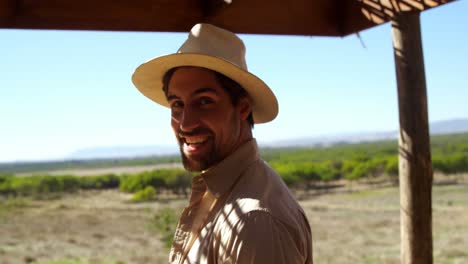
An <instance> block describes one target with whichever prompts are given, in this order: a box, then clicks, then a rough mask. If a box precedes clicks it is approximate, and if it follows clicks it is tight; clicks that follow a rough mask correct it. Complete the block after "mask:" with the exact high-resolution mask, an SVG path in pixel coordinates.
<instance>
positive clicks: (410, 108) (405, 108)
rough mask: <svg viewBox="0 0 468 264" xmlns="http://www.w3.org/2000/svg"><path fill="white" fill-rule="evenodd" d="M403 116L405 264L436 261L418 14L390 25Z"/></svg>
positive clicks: (401, 166)
mask: <svg viewBox="0 0 468 264" xmlns="http://www.w3.org/2000/svg"><path fill="white" fill-rule="evenodd" d="M392 35H393V48H394V55H395V67H396V74H397V84H398V105H399V114H400V137H399V170H400V176H399V179H400V220H401V263H402V264H423V263H424V264H430V263H433V258H432V193H431V192H432V189H431V188H432V164H431V151H430V139H429V128H428V115H427V95H426V81H425V74H424V60H423V52H422V44H421V29H420V22H419V13H400V14H397V15H396V16H395V17H394V19H393V21H392Z"/></svg>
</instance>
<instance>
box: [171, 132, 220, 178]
mask: <svg viewBox="0 0 468 264" xmlns="http://www.w3.org/2000/svg"><path fill="white" fill-rule="evenodd" d="M178 134H179V135H182V136H184V135H196V134H209V135H210V136H209V138H208V139H207V142H206V143H204V144H209V146H208V149H207V150H206V151H205V154H204V155H202V156H193V157H189V156H187V154H186V153H185V152H184V140H182V139H180V138H178V143H179V150H180V155H181V157H182V164H183V165H184V168H185V169H186V170H188V171H191V172H200V171H204V170H206V169H208V168H210V167H211V166H213V165H214V164H216V163H218V162H219V161H220V160H221V155H220V153H219V150H218V148H217V147H216V144H215V138H214V136H213V133H211V131H206V130H203V131H202V130H197V131H193V132H190V133H184V132H182V131H179V133H178Z"/></svg>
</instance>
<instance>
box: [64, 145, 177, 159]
mask: <svg viewBox="0 0 468 264" xmlns="http://www.w3.org/2000/svg"><path fill="white" fill-rule="evenodd" d="M178 152H179V148H178V147H177V146H176V145H173V146H171V145H148V146H115V147H95V148H86V149H80V150H77V151H75V152H73V153H71V154H70V155H69V156H68V157H65V159H73V160H83V159H101V158H106V159H108V158H109V159H112V158H139V157H148V156H165V155H173V154H177V153H178Z"/></svg>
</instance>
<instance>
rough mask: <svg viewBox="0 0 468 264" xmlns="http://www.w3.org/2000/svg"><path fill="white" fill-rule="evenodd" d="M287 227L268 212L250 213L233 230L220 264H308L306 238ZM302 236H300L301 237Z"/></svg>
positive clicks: (310, 261)
mask: <svg viewBox="0 0 468 264" xmlns="http://www.w3.org/2000/svg"><path fill="white" fill-rule="evenodd" d="M305 232H306V234H304V233H302V232H298V230H297V228H296V229H294V228H291V227H288V226H287V225H286V224H284V223H282V222H281V221H279V220H277V219H275V218H274V217H273V216H271V215H270V214H269V213H268V212H265V211H253V212H249V213H247V214H245V215H243V216H242V217H241V219H240V220H239V222H238V223H237V224H236V226H235V228H233V229H232V233H231V234H230V238H229V239H228V241H229V242H228V243H227V247H226V250H225V252H224V253H225V255H224V256H223V259H224V260H227V261H223V262H222V263H233V264H234V263H236V264H257V263H258V264H261V263H271V264H280V263H290V264H304V263H307V264H311V263H312V259H311V258H312V257H311V256H309V255H308V252H310V250H308V249H307V247H309V246H311V245H310V243H308V241H305V240H307V239H308V237H307V236H309V238H310V231H309V233H308V234H307V230H305ZM301 233H302V234H301Z"/></svg>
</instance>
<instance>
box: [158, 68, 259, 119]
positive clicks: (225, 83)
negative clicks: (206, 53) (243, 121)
mask: <svg viewBox="0 0 468 264" xmlns="http://www.w3.org/2000/svg"><path fill="white" fill-rule="evenodd" d="M179 68H181V67H176V68H172V69H170V70H168V71H167V72H166V74H164V76H163V88H162V89H163V91H164V93H165V94H166V96H167V93H168V90H169V81H170V80H171V78H172V75H173V74H174V72H175V71H176V70H177V69H179ZM207 70H210V69H207ZM210 71H212V72H213V73H214V74H215V76H216V79H217V80H218V82H219V83H220V84H221V87H223V88H224V90H225V91H226V92H227V93H228V95H229V98H230V99H231V103H232V105H237V103H238V102H239V99H240V98H241V97H247V96H249V95H248V94H247V91H246V90H245V89H244V88H243V87H242V86H241V85H240V84H239V83H238V82H236V81H234V80H233V79H231V78H229V77H227V76H225V75H224V74H221V73H219V72H217V71H213V70H210ZM247 122H248V123H249V125H250V128H253V127H254V120H253V114H252V112H250V114H249V116H248V117H247Z"/></svg>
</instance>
